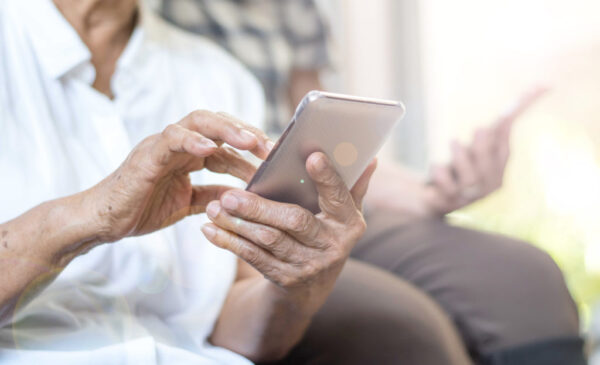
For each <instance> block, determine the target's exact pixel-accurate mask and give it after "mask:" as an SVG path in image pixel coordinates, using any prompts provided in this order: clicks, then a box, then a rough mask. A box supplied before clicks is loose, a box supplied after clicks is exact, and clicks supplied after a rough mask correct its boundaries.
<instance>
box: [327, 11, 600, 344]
mask: <svg viewBox="0 0 600 365" xmlns="http://www.w3.org/2000/svg"><path fill="white" fill-rule="evenodd" d="M320 6H321V7H322V10H323V12H324V13H325V14H326V15H327V17H328V20H329V23H330V25H331V28H332V33H333V36H332V39H331V47H332V50H333V52H332V53H333V56H334V58H335V67H334V70H332V71H331V72H330V74H329V75H327V77H326V78H325V80H324V81H325V84H326V85H327V87H328V88H329V89H330V90H333V91H343V92H347V93H353V94H359V95H367V96H373V97H383V98H392V99H401V100H403V101H404V102H405V103H406V105H407V109H408V114H407V118H406V119H405V121H404V124H403V125H402V126H401V127H400V128H398V129H397V131H396V135H395V138H394V139H393V141H391V142H390V143H389V144H388V145H387V146H386V150H385V154H386V158H390V159H391V158H393V159H399V160H401V161H402V162H403V163H405V164H407V165H409V166H411V167H413V168H415V169H417V170H418V171H420V172H421V173H423V174H427V169H428V166H429V165H430V164H431V163H432V162H438V161H444V160H447V159H448V158H449V155H450V150H449V146H450V141H452V140H453V139H458V140H461V141H467V140H468V139H469V138H471V135H472V133H473V132H474V130H475V128H476V127H477V126H481V125H486V124H488V123H492V122H493V121H494V120H495V119H496V118H497V117H498V116H500V115H501V114H502V113H503V112H504V111H505V110H506V109H508V108H509V107H510V106H511V104H512V103H513V102H514V101H516V99H517V98H518V97H519V96H520V95H521V94H522V93H523V92H525V91H527V90H529V89H531V88H532V87H534V86H536V85H546V86H548V87H550V89H551V92H550V93H549V94H548V95H547V96H545V97H544V98H543V99H542V100H541V101H540V102H539V103H538V104H536V105H535V106H534V107H533V108H532V109H531V110H530V111H528V112H527V113H526V114H525V115H524V116H523V118H521V119H520V120H519V121H518V123H517V124H516V125H515V129H514V131H513V138H512V142H513V144H512V156H511V161H510V163H509V167H508V171H507V174H506V178H505V184H504V187H503V188H502V189H501V190H500V191H499V192H497V193H495V194H493V195H492V196H490V197H489V198H487V199H485V200H483V201H481V202H479V203H477V204H475V205H473V206H470V207H469V208H467V209H464V210H463V211H460V212H457V213H453V214H452V216H451V219H452V220H453V221H454V222H455V223H456V224H459V225H464V226H469V227H474V228H478V229H483V230H488V231H493V232H500V233H503V234H507V235H510V236H514V237H518V238H521V239H524V240H527V241H530V242H533V243H534V244H536V245H538V246H540V247H542V248H544V249H545V250H547V251H548V252H549V253H550V254H551V255H552V256H553V257H554V258H555V259H556V261H557V262H558V263H559V265H560V266H561V267H562V269H563V270H564V271H565V273H566V276H567V280H568V284H569V286H570V288H571V290H572V292H573V295H574V296H575V298H576V300H577V302H578V305H579V308H580V311H581V314H582V317H583V318H584V323H583V326H584V330H586V331H589V328H590V327H594V326H591V323H592V318H594V316H595V317H600V209H599V208H600V159H599V157H600V149H599V147H600V143H599V142H600V67H599V65H600V21H598V20H599V17H598V14H600V2H598V1H597V0H569V1H566V0H527V1H522V0H503V1H480V0H479V1H476V0H455V1H443V0H376V1H364V0H322V1H321V2H320ZM599 322H600V321H598V322H596V323H598V324H600V323H599ZM595 327H596V328H597V329H595V330H592V332H594V331H596V332H599V333H600V325H595Z"/></svg>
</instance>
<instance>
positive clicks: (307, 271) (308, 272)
mask: <svg viewBox="0 0 600 365" xmlns="http://www.w3.org/2000/svg"><path fill="white" fill-rule="evenodd" d="M320 273H321V267H320V266H319V265H317V264H315V263H314V262H308V263H306V264H305V265H304V269H303V275H302V276H303V280H302V281H304V282H305V281H309V280H311V279H312V278H314V277H316V276H318V275H319V274H320Z"/></svg>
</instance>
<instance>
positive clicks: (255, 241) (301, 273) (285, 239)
mask: <svg viewBox="0 0 600 365" xmlns="http://www.w3.org/2000/svg"><path fill="white" fill-rule="evenodd" d="M306 167H307V170H308V173H309V175H310V177H311V178H312V179H313V180H314V182H315V184H316V187H317V191H318V193H319V206H320V208H321V213H319V214H317V215H313V214H312V213H311V212H309V211H308V210H306V209H304V208H302V207H299V206H297V205H292V204H284V203H278V202H274V201H270V200H267V199H264V198H262V197H260V196H258V195H256V194H253V193H250V192H247V191H241V190H230V191H228V192H227V193H225V194H223V196H221V199H220V200H218V201H214V202H211V203H210V204H209V206H208V208H207V214H208V217H209V218H210V219H211V220H212V222H213V223H209V224H207V225H205V226H204V227H203V232H204V234H205V235H206V237H207V238H208V239H209V240H210V241H211V242H212V243H214V244H215V245H217V246H219V247H221V248H224V249H226V250H229V251H231V252H233V253H234V254H236V255H237V256H238V257H240V258H241V259H243V260H244V261H246V262H247V263H249V264H250V265H251V266H253V267H254V268H255V269H256V270H258V271H259V272H260V273H262V274H263V275H264V276H265V277H266V278H267V279H268V280H270V281H271V282H272V283H274V284H276V287H277V288H279V289H283V291H284V292H285V293H286V294H290V293H301V294H300V297H302V298H303V299H301V300H309V301H310V303H311V304H310V306H311V308H315V307H318V306H320V304H322V301H323V300H324V299H325V298H326V297H327V295H328V294H329V291H330V290H331V289H332V287H333V284H334V282H335V280H336V278H337V276H338V274H339V272H340V271H341V269H342V267H343V264H344V262H345V261H346V259H347V258H348V257H349V255H350V251H351V250H352V248H353V246H354V244H355V243H356V242H357V240H358V239H359V238H360V237H361V236H362V234H363V233H364V230H365V227H366V224H365V221H364V219H363V216H362V214H361V204H362V199H363V196H364V195H365V192H366V190H367V186H368V183H369V179H370V177H371V175H372V173H373V171H374V170H375V161H374V162H373V163H372V164H371V165H369V167H368V168H367V170H366V171H365V172H364V173H363V175H362V177H361V178H360V179H359V180H358V182H357V183H356V184H355V186H354V187H353V188H352V190H348V188H347V187H346V185H345V184H344V182H343V181H342V179H341V178H340V177H339V175H338V174H337V173H336V171H335V169H334V167H333V165H332V164H331V163H330V162H329V160H328V159H327V157H326V156H325V155H324V154H322V153H314V154H312V155H311V156H310V157H309V158H308V160H307V163H306ZM313 305H314V306H313Z"/></svg>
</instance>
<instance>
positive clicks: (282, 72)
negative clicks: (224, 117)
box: [158, 0, 582, 364]
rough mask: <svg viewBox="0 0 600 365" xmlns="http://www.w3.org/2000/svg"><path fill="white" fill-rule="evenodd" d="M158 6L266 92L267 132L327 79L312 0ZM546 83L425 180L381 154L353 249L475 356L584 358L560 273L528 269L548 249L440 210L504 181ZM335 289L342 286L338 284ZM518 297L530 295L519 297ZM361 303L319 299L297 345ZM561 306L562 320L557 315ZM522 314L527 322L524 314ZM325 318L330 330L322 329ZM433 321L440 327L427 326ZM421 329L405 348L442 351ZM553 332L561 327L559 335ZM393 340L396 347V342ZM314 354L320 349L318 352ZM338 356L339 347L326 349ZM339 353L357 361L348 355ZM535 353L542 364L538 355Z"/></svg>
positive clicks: (543, 266)
mask: <svg viewBox="0 0 600 365" xmlns="http://www.w3.org/2000/svg"><path fill="white" fill-rule="evenodd" d="M158 11H159V12H160V14H162V16H163V17H164V18H166V19H167V20H168V21H170V22H171V23H173V24H175V25H177V26H180V27H183V28H185V29H186V30H189V31H191V32H194V33H196V34H200V35H203V36H206V37H209V38H211V39H212V40H214V41H215V42H216V43H218V44H219V45H221V46H223V47H224V48H226V49H227V50H228V51H229V52H231V53H232V54H233V55H234V56H235V57H236V58H238V59H239V60H240V61H242V62H243V63H244V64H245V65H246V66H247V67H248V68H249V69H250V70H251V71H253V73H254V74H255V76H257V78H258V79H259V80H260V81H261V83H262V85H263V87H264V88H265V91H266V96H267V106H268V107H267V119H266V120H267V130H268V131H269V133H271V134H278V133H280V132H281V131H282V128H283V127H284V126H285V124H286V123H287V121H288V120H289V119H290V116H291V110H293V107H295V105H297V104H298V102H299V101H300V99H301V98H302V97H303V96H304V94H305V93H306V92H307V91H309V90H313V89H318V90H322V89H323V87H322V85H321V83H320V81H319V73H320V72H321V71H322V70H323V69H324V68H327V67H329V66H331V60H330V55H329V51H328V45H327V36H328V27H327V24H326V22H325V21H324V20H323V19H322V17H321V16H320V15H319V12H318V9H317V6H316V4H315V2H314V1H313V0H299V1H286V0H265V1H232V0H224V1H210V0H162V1H160V4H159V7H158ZM542 93H543V91H542V90H534V91H533V92H532V93H530V94H528V95H526V96H525V97H524V98H523V99H522V100H521V101H520V103H519V104H518V105H517V106H516V108H514V109H512V110H510V111H509V112H508V113H507V114H506V115H504V116H503V117H501V118H500V119H499V120H498V121H497V123H495V124H494V125H492V126H491V127H488V128H483V129H481V130H478V131H477V132H476V134H475V138H474V140H473V143H472V144H471V145H466V146H461V145H459V144H453V145H452V151H453V158H452V160H451V162H450V163H448V164H447V165H443V166H436V167H434V168H433V169H432V174H431V176H432V181H430V182H424V181H421V180H419V179H416V178H415V177H414V176H415V175H414V174H411V173H410V172H408V171H407V169H406V168H403V167H402V166H399V165H397V164H389V163H388V164H379V166H378V168H377V170H376V171H375V173H374V175H373V179H372V181H371V188H370V189H369V191H368V192H367V195H366V197H365V212H366V214H365V218H366V221H367V224H368V228H367V234H366V235H365V236H364V238H363V239H361V240H360V241H359V243H358V244H357V246H356V247H355V249H354V250H353V252H352V255H351V256H352V258H354V259H357V260H359V261H362V262H366V263H369V264H370V265H374V266H377V267H380V268H382V269H384V270H385V271H388V272H391V273H393V274H394V275H395V276H396V277H397V278H400V279H401V280H403V281H406V282H407V283H409V284H410V285H412V286H415V287H416V288H417V289H418V291H422V292H424V293H425V294H426V300H427V301H433V302H435V304H436V305H439V306H440V307H441V309H442V310H443V312H444V314H445V315H447V316H449V317H450V319H452V321H453V322H454V327H455V330H456V332H457V333H458V335H459V336H460V342H462V344H463V345H464V346H465V347H466V349H467V351H468V352H469V353H470V355H471V357H472V358H474V359H476V360H477V361H480V362H483V361H486V360H487V361H497V363H501V362H500V361H501V360H498V359H500V358H502V357H505V358H506V357H509V356H510V358H511V359H512V360H511V361H516V362H515V363H525V364H535V362H534V359H535V358H536V356H542V357H543V356H550V357H553V358H554V360H553V361H556V363H570V364H575V363H578V362H577V361H579V360H576V359H581V356H582V355H581V353H582V350H581V340H580V339H579V338H578V336H577V331H578V323H577V314H576V310H575V307H574V305H573V303H572V301H571V299H570V298H569V295H568V292H567V290H566V288H565V287H564V283H563V280H562V279H558V278H560V274H558V275H554V274H553V275H548V276H547V277H542V276H541V275H532V274H531V273H532V271H533V272H537V273H538V274H540V273H542V272H546V271H548V270H549V271H551V272H557V268H556V267H555V265H554V263H553V262H552V260H551V259H550V258H549V257H548V256H547V255H546V254H544V253H542V252H540V251H539V250H537V249H534V248H533V247H531V246H530V245H528V244H525V243H522V242H516V241H514V240H511V239H508V238H505V237H500V236H497V235H489V234H484V233H481V232H476V231H472V230H466V229H460V228H457V227H451V226H448V225H447V224H445V223H444V221H443V220H441V219H440V218H441V217H443V216H444V215H445V214H446V213H449V212H452V211H454V210H456V209H460V208H462V207H464V206H466V205H468V204H470V203H472V202H474V201H476V200H479V199H481V198H483V197H485V196H487V195H488V194H490V193H491V192H493V191H495V190H496V189H498V188H499V187H500V186H501V185H502V180H503V174H504V168H505V166H506V162H507V160H508V157H509V152H510V151H509V142H510V132H511V128H512V124H513V123H514V121H515V119H516V118H517V117H518V116H519V115H520V114H521V113H523V112H524V111H526V109H527V107H528V106H529V105H531V104H532V103H533V102H534V101H535V100H536V98H537V97H539V96H540V95H541V94H542ZM534 262H535V263H536V264H535V265H539V266H538V270H534V269H532V268H531V265H532V264H533V263H534ZM482 267H485V268H486V270H482ZM348 277H350V275H342V277H341V281H342V282H345V280H346V279H348ZM549 277H554V278H557V279H556V280H554V282H553V283H552V284H551V285H552V286H554V289H558V288H559V287H560V289H559V290H558V291H556V292H554V294H550V291H545V293H544V295H540V293H539V292H538V293H537V294H535V296H536V298H535V299H532V298H529V299H525V297H529V296H530V295H533V293H529V294H525V293H523V292H522V290H521V289H520V288H519V286H516V285H514V284H513V283H515V282H519V283H522V288H524V287H538V288H539V287H546V288H548V287H547V285H548V282H547V281H548V280H549ZM473 278H476V280H473ZM523 280H525V281H527V283H525V282H524V281H523ZM357 281H360V279H357ZM354 285H357V283H356V282H355V283H354ZM339 287H344V284H342V283H340V285H339ZM347 287H348V288H350V287H352V284H348V286H347ZM349 290H350V289H349ZM340 291H341V290H340ZM555 295H557V296H555ZM340 296H343V294H342V293H338V292H336V291H334V295H333V296H332V299H331V302H336V303H338V304H339V302H340V300H341V299H337V300H336V299H335V298H338V297H340ZM542 297H544V298H545V299H542ZM559 297H560V298H562V299H560V298H559ZM466 298H477V299H475V300H470V299H466ZM538 300H539V301H538ZM515 302H521V303H529V304H530V305H528V306H523V305H521V306H515V305H513V303H515ZM534 302H537V304H534ZM545 303H554V304H557V303H562V305H560V307H561V308H562V309H560V310H559V311H558V312H554V310H557V309H558V307H555V308H554V309H550V307H549V306H547V305H546V304H545ZM361 305H362V307H361ZM361 305H356V307H357V308H354V312H353V311H352V310H351V309H349V310H347V311H345V312H344V314H340V312H339V311H337V312H336V311H335V309H333V308H331V311H330V312H328V311H327V309H328V308H329V304H328V305H326V307H325V308H324V309H323V310H322V311H321V312H320V313H327V314H328V315H329V317H326V315H325V314H323V315H320V316H319V320H318V321H315V322H314V324H313V326H312V327H311V331H310V332H309V336H307V339H306V340H305V342H306V343H305V344H304V345H306V344H310V345H311V346H317V345H318V344H316V343H315V341H311V336H310V334H315V335H316V334H317V332H321V333H322V332H327V331H328V330H330V332H331V333H330V336H329V337H335V334H336V333H338V332H339V329H338V328H337V327H336V324H337V323H338V322H339V319H340V316H343V315H346V316H350V313H355V314H356V313H361V312H360V311H361V309H359V308H362V309H363V310H364V313H365V314H364V316H365V317H369V315H368V314H366V313H370V312H369V311H368V310H366V309H365V308H367V307H368V305H367V304H365V303H361ZM371 305H372V304H371ZM407 305H408V303H407V302H406V301H405V300H402V299H399V300H398V306H402V307H404V308H406V307H407ZM546 310H549V311H547V312H546ZM415 312H416V310H410V309H406V310H405V311H400V310H397V312H396V313H395V314H394V315H395V316H400V315H402V314H404V315H406V316H410V315H411V314H413V315H414V313H415ZM557 313H560V314H557ZM565 315H566V316H567V317H568V318H570V319H569V320H567V321H563V320H558V318H559V317H562V316H565ZM567 317H563V318H567ZM523 318H528V319H529V320H530V321H531V322H529V323H527V324H525V323H524V322H523ZM555 321H557V322H555ZM560 321H562V323H563V324H566V323H567V322H568V323H569V324H568V325H567V327H563V329H566V328H569V329H568V330H567V331H565V332H563V331H562V330H561V331H556V328H555V329H554V330H551V329H550V327H552V326H555V325H556V323H558V322H560ZM328 322H329V323H330V324H331V326H330V327H331V328H329V327H327V323H328ZM429 322H431V321H430V320H426V321H424V323H416V321H414V322H413V323H411V325H412V328H413V329H414V328H424V327H427V326H428V325H430V323H429ZM534 322H535V323H534ZM551 323H553V324H551ZM313 327H314V328H315V330H314V331H313V330H312V328H313ZM431 327H432V328H435V327H436V325H435V324H431ZM316 328H318V331H317V330H316ZM415 332H417V331H415ZM415 332H413V333H415ZM437 332H439V333H441V332H442V331H441V330H437ZM559 332H560V333H561V334H559ZM327 337H328V336H326V335H323V334H321V335H318V338H319V339H320V340H324V342H326V343H327V344H328V345H329V346H330V350H329V351H330V352H331V353H334V352H335V350H331V348H332V347H335V346H334V345H335V343H336V342H335V341H325V339H326V338H327ZM346 337H348V336H346ZM418 337H419V336H416V335H415V336H414V337H413V338H412V340H413V341H412V342H410V343H409V342H407V343H405V346H406V347H407V348H412V349H415V348H420V347H419V345H421V346H422V347H423V348H425V347H426V346H425V345H423V343H425V344H427V345H430V347H435V348H437V349H438V352H439V353H442V352H443V350H442V349H443V348H444V346H433V345H431V344H432V343H433V342H435V341H433V340H432V337H428V338H426V339H421V340H422V341H421V342H419V341H418V339H417V338H418ZM554 337H563V339H564V341H557V340H556V339H555V338H554ZM335 338H336V340H337V339H338V338H339V337H335ZM356 338H357V339H356V340H355V341H356V342H359V343H360V340H361V339H362V340H364V336H362V337H361V336H360V333H357V334H356ZM349 341H350V340H349ZM353 341H354V340H353ZM337 342H338V343H339V342H342V341H337ZM362 343H363V344H364V342H362ZM346 345H347V346H339V352H340V353H342V354H343V353H344V351H346V352H347V350H344V348H346V349H347V348H353V346H352V345H348V344H346ZM395 346H396V348H397V347H399V346H400V345H398V341H396V342H395ZM304 347H306V346H304ZM363 347H365V346H364V345H363ZM379 348H383V345H382V346H381V347H379ZM295 351H296V352H299V351H306V348H303V346H302V345H301V346H299V348H298V349H296V350H295ZM406 352H409V351H406ZM406 352H405V354H404V357H403V358H404V359H406V361H407V363H418V364H425V363H429V362H427V360H425V358H424V357H425V356H429V357H428V358H429V359H432V358H433V359H432V360H431V363H434V364H435V363H438V364H439V363H447V360H444V359H445V358H444V357H443V356H444V355H439V356H440V357H438V358H437V359H435V355H434V354H433V353H432V352H431V351H429V352H428V353H427V355H425V354H424V353H422V352H419V351H410V353H411V354H414V355H413V356H414V357H407V355H406ZM555 352H561V353H562V352H566V353H569V354H570V356H573V358H572V359H570V360H568V361H567V360H564V359H563V358H562V357H560V356H552V355H549V354H553V353H555ZM316 353H319V354H321V351H317V352H316ZM419 354H420V355H419ZM515 354H518V355H515ZM321 356H322V354H321ZM339 356H344V355H339V354H338V355H337V356H334V357H339ZM515 356H518V357H517V360H514V359H515ZM347 357H348V358H349V359H356V353H354V352H353V353H352V354H348V355H347ZM492 359H496V360H492ZM288 361H289V359H288ZM540 362H541V363H543V364H549V363H550V362H549V360H547V359H545V358H542V360H540ZM391 363H394V362H393V361H392V362H391Z"/></svg>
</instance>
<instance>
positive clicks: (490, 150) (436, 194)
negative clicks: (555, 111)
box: [423, 88, 546, 215]
mask: <svg viewBox="0 0 600 365" xmlns="http://www.w3.org/2000/svg"><path fill="white" fill-rule="evenodd" d="M545 92H546V89H542V88H538V89H535V90H533V91H532V92H530V93H528V94H526V95H525V96H524V97H522V98H521V99H520V101H519V102H518V103H517V105H516V106H515V107H514V108H513V109H511V110H510V112H509V113H507V114H506V115H504V116H502V117H501V118H500V119H499V120H498V121H497V122H496V123H495V124H494V125H493V126H491V127H488V128H483V129H479V130H477V131H476V132H475V136H474V139H473V142H472V143H471V145H470V146H462V145H460V144H459V143H457V142H454V143H452V161H451V162H450V163H449V164H448V165H446V166H440V167H435V168H433V171H432V179H431V182H430V183H429V184H427V185H426V186H425V189H424V193H423V194H424V201H425V205H426V206H427V207H428V208H429V209H428V210H429V212H430V213H431V214H438V215H443V214H447V213H450V212H452V211H454V210H457V209H460V208H462V207H464V206H467V205H469V204H471V203H473V202H475V201H477V200H479V199H481V198H484V197H486V196H487V195H489V194H490V193H492V192H494V191H495V190H497V189H499V188H500V187H501V186H502V182H503V178H504V170H505V168H506V163H507V161H508V157H509V154H510V132H511V130H512V126H513V123H514V121H515V120H516V119H517V118H518V117H519V116H521V114H523V113H524V112H525V111H526V110H527V109H528V108H529V107H530V106H531V105H532V104H533V103H534V102H535V101H536V100H538V99H539V98H540V97H541V96H542V95H543V94H545Z"/></svg>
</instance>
